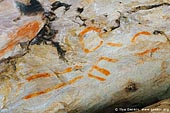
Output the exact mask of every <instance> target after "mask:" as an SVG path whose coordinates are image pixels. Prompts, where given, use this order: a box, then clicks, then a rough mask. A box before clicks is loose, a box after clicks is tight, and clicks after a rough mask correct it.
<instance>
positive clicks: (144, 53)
mask: <svg viewBox="0 0 170 113" xmlns="http://www.w3.org/2000/svg"><path fill="white" fill-rule="evenodd" d="M159 49H160V48H159V47H157V48H153V49H149V50H145V51H143V52H140V53H136V54H135V55H136V56H144V55H146V54H149V53H153V52H156V51H157V50H159Z"/></svg>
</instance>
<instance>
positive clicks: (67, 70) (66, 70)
mask: <svg viewBox="0 0 170 113" xmlns="http://www.w3.org/2000/svg"><path fill="white" fill-rule="evenodd" d="M72 70H73V68H72V67H68V68H66V69H64V70H63V71H61V72H58V71H56V72H55V74H65V73H69V72H71V71H72Z"/></svg>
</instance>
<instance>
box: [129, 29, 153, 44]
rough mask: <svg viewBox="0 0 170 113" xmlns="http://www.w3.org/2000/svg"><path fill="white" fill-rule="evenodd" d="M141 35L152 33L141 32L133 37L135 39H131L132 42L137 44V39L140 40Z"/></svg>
mask: <svg viewBox="0 0 170 113" xmlns="http://www.w3.org/2000/svg"><path fill="white" fill-rule="evenodd" d="M140 35H151V33H150V32H148V31H142V32H139V33H137V34H135V35H134V36H133V38H132V39H131V42H135V41H136V39H137V38H138V36H140Z"/></svg>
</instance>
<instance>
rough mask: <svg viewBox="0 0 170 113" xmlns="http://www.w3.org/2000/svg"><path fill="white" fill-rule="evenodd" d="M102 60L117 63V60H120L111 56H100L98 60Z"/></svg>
mask: <svg viewBox="0 0 170 113" xmlns="http://www.w3.org/2000/svg"><path fill="white" fill-rule="evenodd" d="M101 60H105V61H107V62H112V63H116V62H118V61H119V60H118V59H112V58H109V57H100V58H99V60H98V62H99V61H101Z"/></svg>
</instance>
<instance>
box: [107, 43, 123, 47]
mask: <svg viewBox="0 0 170 113" xmlns="http://www.w3.org/2000/svg"><path fill="white" fill-rule="evenodd" d="M107 45H108V46H112V47H121V46H122V44H121V43H112V42H108V43H107Z"/></svg>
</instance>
